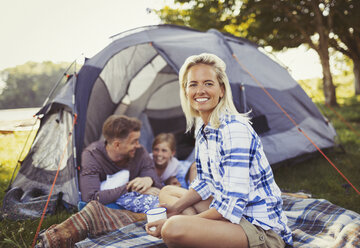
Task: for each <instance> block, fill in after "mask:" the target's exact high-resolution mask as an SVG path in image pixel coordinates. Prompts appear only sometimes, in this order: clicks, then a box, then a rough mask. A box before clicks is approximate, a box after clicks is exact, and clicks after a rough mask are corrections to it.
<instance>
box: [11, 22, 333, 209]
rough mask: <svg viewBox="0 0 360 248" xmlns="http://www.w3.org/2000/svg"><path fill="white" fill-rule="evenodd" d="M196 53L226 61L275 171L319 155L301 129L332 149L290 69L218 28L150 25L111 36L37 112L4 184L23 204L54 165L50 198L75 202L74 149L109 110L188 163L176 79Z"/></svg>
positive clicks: (240, 105) (327, 129)
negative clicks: (37, 120)
mask: <svg viewBox="0 0 360 248" xmlns="http://www.w3.org/2000/svg"><path fill="white" fill-rule="evenodd" d="M203 52H208V53H214V54H216V55H218V56H219V57H220V58H222V59H223V60H224V61H225V63H226V64H227V71H226V72H227V75H228V77H229V80H230V84H231V88H232V92H233V98H234V102H235V105H236V107H237V109H238V110H239V112H247V111H249V110H251V116H252V117H253V126H254V128H255V130H256V131H257V132H258V134H259V135H260V137H261V140H262V142H263V146H264V150H265V153H266V155H267V157H268V159H269V161H270V163H271V164H272V165H274V164H277V163H280V162H283V161H287V160H289V159H294V158H297V157H300V156H303V155H305V154H309V153H312V152H314V151H316V149H315V147H314V146H313V145H312V144H311V142H310V141H309V140H308V139H306V138H305V137H304V135H302V134H301V132H299V130H300V129H301V130H302V131H304V132H306V134H307V135H308V136H309V137H311V139H312V140H313V141H314V142H315V143H316V145H317V146H318V147H320V148H321V149H323V148H329V147H332V146H333V145H334V137H335V131H334V129H333V127H332V126H331V124H330V123H328V122H327V120H326V119H325V118H324V117H323V116H322V115H321V113H320V112H319V110H318V109H317V108H316V106H315V105H314V103H313V102H312V101H311V99H310V98H309V97H308V96H307V95H306V94H305V92H304V91H303V90H302V89H301V87H300V86H299V85H298V84H297V82H296V81H295V80H294V79H292V78H291V76H290V75H289V73H288V72H287V70H286V69H284V68H283V67H281V66H280V65H279V64H277V63H276V62H274V61H273V60H272V59H270V58H269V57H268V56H267V55H265V54H264V53H262V52H261V51H260V50H259V48H258V46H257V45H255V44H253V43H251V42H249V41H248V40H245V39H242V38H238V37H234V36H231V35H229V34H223V33H220V32H218V31H216V30H209V31H207V32H200V31H197V30H193V29H189V28H185V27H179V26H174V25H159V26H148V27H144V28H138V29H135V30H131V31H129V32H126V33H121V34H119V35H116V36H114V37H113V41H112V42H111V43H110V44H109V45H108V46H107V47H105V48H104V49H103V50H102V51H100V52H99V53H98V54H97V55H95V56H94V57H92V58H91V59H88V60H86V62H85V63H84V65H83V66H82V68H81V70H80V71H79V73H78V75H76V76H73V77H72V78H71V79H70V80H68V82H67V84H66V85H65V86H64V87H63V88H62V91H61V92H60V93H59V94H58V95H57V96H56V97H55V98H54V99H53V100H52V101H51V102H50V103H49V104H48V105H46V106H45V107H44V108H43V109H42V110H41V111H40V114H43V118H42V120H41V126H40V128H39V131H38V134H37V136H36V139H35V141H34V143H33V145H32V147H31V150H30V152H29V154H28V155H27V157H26V158H25V160H24V161H23V163H22V166H21V169H20V171H19V173H18V174H17V176H16V178H15V180H14V182H13V183H12V185H11V187H12V188H14V187H18V188H21V189H22V190H23V191H25V193H24V195H25V196H23V198H26V199H27V198H29V196H30V197H31V196H32V195H31V194H32V193H26V192H32V191H31V189H33V188H36V189H42V190H44V191H48V190H49V189H50V186H51V184H52V181H53V180H54V177H55V173H56V170H57V167H58V164H59V163H60V168H61V170H60V173H59V177H58V179H57V181H56V186H55V189H54V192H53V194H58V193H60V192H61V193H62V194H63V196H62V199H63V201H64V202H66V203H68V204H70V205H76V203H77V201H78V189H77V173H76V170H77V168H79V166H80V164H81V163H80V162H81V161H80V159H81V151H82V150H83V148H84V147H86V146H87V145H88V144H90V143H91V142H93V141H96V140H98V139H99V138H101V127H102V123H103V122H104V120H105V119H106V118H107V117H108V116H109V115H111V114H114V113H115V114H125V115H128V116H132V117H137V118H139V119H140V120H141V121H142V122H143V127H142V130H141V143H142V144H143V145H144V146H145V147H146V148H147V149H148V150H150V145H151V142H152V139H153V137H154V136H155V135H157V134H158V133H160V132H173V133H175V135H176V137H177V143H178V144H177V150H178V154H177V156H178V157H179V158H180V159H187V158H188V156H189V154H191V151H192V149H193V145H194V140H193V136H192V134H187V135H185V134H184V131H185V118H184V115H183V112H182V110H181V106H180V98H179V84H178V76H177V75H178V71H179V69H180V67H181V65H182V64H183V62H184V61H185V59H186V58H187V57H188V56H190V55H194V54H200V53H203ZM269 95H271V97H272V98H273V99H275V100H276V102H277V103H278V104H275V103H274V102H273V101H272V100H271V97H269ZM278 105H279V106H281V107H282V108H283V109H284V110H285V111H286V113H287V114H288V115H289V116H290V117H291V118H292V120H294V121H295V122H296V123H297V124H298V126H296V125H294V123H293V122H292V121H290V120H289V119H288V117H287V116H286V115H285V114H284V112H283V111H282V110H281V108H279V106H278ZM75 114H76V115H77V122H76V124H75V127H74V130H72V128H73V120H74V116H75ZM69 137H70V138H71V139H72V140H71V142H67V140H68V139H69Z"/></svg>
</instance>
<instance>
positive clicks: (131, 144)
mask: <svg viewBox="0 0 360 248" xmlns="http://www.w3.org/2000/svg"><path fill="white" fill-rule="evenodd" d="M140 128H141V123H140V121H139V120H137V119H135V118H129V117H127V116H123V115H112V116H110V117H108V118H107V119H106V121H105V122H104V124H103V129H102V134H103V136H104V138H105V141H103V140H99V141H96V142H94V143H92V144H90V145H89V146H88V147H87V148H86V149H85V150H84V151H83V153H82V167H81V172H80V177H79V186H80V192H81V197H82V200H83V201H85V202H89V201H91V200H97V201H99V202H100V203H102V204H104V205H107V204H109V205H108V206H109V207H113V208H116V204H112V203H114V202H116V200H117V199H118V198H119V197H120V196H122V195H124V194H125V193H127V192H129V191H136V192H138V193H140V194H153V195H157V194H158V192H159V188H161V182H160V179H159V178H158V176H157V174H156V171H155V166H154V163H153V160H152V159H151V158H150V156H149V154H148V152H147V151H146V150H145V148H144V147H143V146H141V145H140V143H139V138H140ZM114 175H117V177H118V178H116V179H115V180H112V181H114V184H113V183H111V184H112V185H110V186H104V183H109V182H111V177H112V176H114ZM119 175H120V178H119Z"/></svg>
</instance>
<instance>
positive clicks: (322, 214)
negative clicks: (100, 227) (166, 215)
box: [75, 195, 360, 248]
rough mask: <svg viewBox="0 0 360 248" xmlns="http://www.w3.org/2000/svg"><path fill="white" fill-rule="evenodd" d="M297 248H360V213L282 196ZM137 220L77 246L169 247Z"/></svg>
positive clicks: (315, 200)
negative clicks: (153, 236) (149, 232)
mask: <svg viewBox="0 0 360 248" xmlns="http://www.w3.org/2000/svg"><path fill="white" fill-rule="evenodd" d="M282 198H283V201H284V211H285V213H286V215H287V217H288V225H289V227H290V229H291V230H292V232H293V240H294V247H305V248H306V247H312V248H314V247H324V248H325V247H326V248H328V247H347V248H350V247H351V248H355V247H360V215H359V214H358V213H355V212H353V211H350V210H346V209H344V208H341V207H339V206H336V205H334V204H331V203H330V202H328V201H326V200H323V199H312V198H310V199H302V198H296V197H291V196H285V195H283V196H282ZM144 225H145V222H144V221H141V222H137V223H133V224H131V225H128V226H126V227H123V228H120V229H119V230H116V231H113V232H111V233H108V234H106V235H103V236H101V237H98V238H86V239H85V240H83V241H81V242H78V243H76V245H75V246H76V247H79V248H90V247H112V248H117V247H121V248H124V247H127V248H129V247H166V246H165V244H164V243H163V242H162V240H156V239H155V238H153V239H151V238H152V237H151V236H149V235H147V234H146V231H145V230H144Z"/></svg>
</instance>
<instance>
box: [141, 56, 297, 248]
mask: <svg viewBox="0 0 360 248" xmlns="http://www.w3.org/2000/svg"><path fill="white" fill-rule="evenodd" d="M225 70H226V65H225V63H224V62H223V61H222V60H221V59H220V58H218V57H217V56H215V55H213V54H200V55H195V56H191V57H189V58H188V59H186V61H185V63H184V65H183V66H182V68H181V70H180V73H179V79H180V96H181V104H182V108H183V111H184V113H185V116H186V120H187V129H188V130H190V129H191V128H192V127H193V126H194V123H195V122H194V120H195V118H197V120H199V123H200V124H199V125H197V126H198V127H199V128H197V130H195V133H196V146H195V161H196V167H197V177H196V179H195V180H194V181H193V182H192V184H191V186H190V189H189V190H183V191H182V193H180V194H179V192H177V193H178V194H174V191H173V188H172V186H166V187H164V188H163V189H162V190H161V191H160V195H159V199H160V203H162V204H161V205H162V206H165V207H166V208H167V214H168V216H170V218H169V219H167V220H160V221H156V222H152V223H148V224H147V232H148V233H149V234H150V235H153V236H155V237H162V238H163V239H164V242H165V243H166V244H167V245H168V247H207V248H208V247H285V245H292V236H291V231H290V229H289V228H288V226H287V218H286V216H285V214H284V212H283V211H282V200H281V192H280V189H279V187H278V186H277V185H276V183H275V180H274V177H273V173H272V170H271V167H270V165H269V162H268V160H267V158H266V156H265V153H264V151H263V147H262V144H261V141H260V138H259V137H258V135H257V134H256V133H255V131H254V130H253V128H252V127H251V125H250V123H249V119H248V117H247V115H246V114H239V113H238V112H237V110H236V108H235V106H234V104H233V101H232V94H231V88H230V84H229V80H228V78H227V76H226V73H225ZM154 226H155V227H156V230H155V231H150V229H149V228H150V227H154Z"/></svg>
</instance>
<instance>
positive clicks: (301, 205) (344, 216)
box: [282, 195, 360, 248]
mask: <svg viewBox="0 0 360 248" xmlns="http://www.w3.org/2000/svg"><path fill="white" fill-rule="evenodd" d="M282 199H283V202H284V205H283V209H284V210H285V214H286V216H287V218H288V225H289V227H290V229H291V231H292V234H293V241H294V247H349V248H350V247H351V248H352V247H354V248H355V247H360V214H358V213H355V212H353V211H350V210H347V209H344V208H341V207H339V206H337V205H334V204H332V203H330V202H329V201H326V200H323V199H313V198H310V199H301V198H296V197H290V196H284V195H283V196H282Z"/></svg>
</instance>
